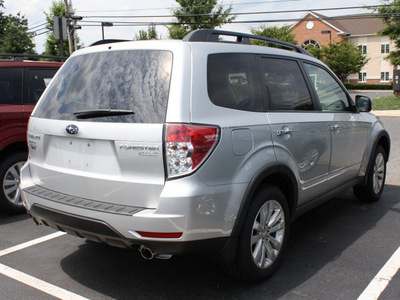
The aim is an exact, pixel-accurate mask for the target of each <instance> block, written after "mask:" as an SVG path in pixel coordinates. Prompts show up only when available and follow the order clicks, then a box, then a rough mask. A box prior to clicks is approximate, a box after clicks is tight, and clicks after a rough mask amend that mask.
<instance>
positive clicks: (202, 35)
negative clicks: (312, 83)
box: [183, 29, 313, 56]
mask: <svg viewBox="0 0 400 300" xmlns="http://www.w3.org/2000/svg"><path fill="white" fill-rule="evenodd" d="M220 36H233V37H236V43H240V44H247V45H251V42H250V40H258V41H264V42H268V43H271V44H274V45H277V46H283V47H285V48H290V49H292V50H295V51H296V52H299V53H302V54H306V55H309V56H313V55H312V54H311V53H310V52H308V51H307V50H306V49H304V48H302V47H300V46H297V45H294V44H290V43H287V42H283V41H279V40H275V39H271V38H267V37H263V36H258V35H253V34H247V33H240V32H233V31H224V30H214V29H198V30H195V31H192V32H191V33H189V34H188V35H186V36H185V37H184V38H183V40H184V41H186V42H224V41H220V40H219V38H220Z"/></svg>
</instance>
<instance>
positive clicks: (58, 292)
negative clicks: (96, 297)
mask: <svg viewBox="0 0 400 300" xmlns="http://www.w3.org/2000/svg"><path fill="white" fill-rule="evenodd" d="M0 274H3V275H5V276H7V277H10V278H12V279H14V280H16V281H19V282H22V283H23V284H26V285H29V286H31V287H33V288H35V289H37V290H39V291H42V292H44V293H46V294H49V295H51V296H54V297H56V298H59V299H70V300H84V299H88V298H85V297H82V296H80V295H78V294H75V293H73V292H70V291H67V290H64V289H62V288H60V287H58V286H55V285H52V284H50V283H48V282H45V281H43V280H40V279H38V278H35V277H33V276H30V275H28V274H26V273H23V272H21V271H18V270H15V269H13V268H10V267H7V266H5V265H3V264H0Z"/></svg>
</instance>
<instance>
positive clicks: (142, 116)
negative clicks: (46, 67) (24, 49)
mask: <svg viewBox="0 0 400 300" xmlns="http://www.w3.org/2000/svg"><path fill="white" fill-rule="evenodd" d="M171 67H172V53H171V52H168V51H153V50H136V51H109V52H100V53H92V54H87V55H81V56H76V57H72V58H70V59H68V61H67V62H66V63H65V64H64V66H63V68H62V69H60V72H59V73H58V74H57V76H56V77H54V79H53V80H54V81H53V82H52V84H51V86H49V90H48V92H47V93H46V96H45V97H44V98H43V99H42V100H41V101H40V103H39V106H38V109H37V110H36V111H35V114H34V116H35V117H39V118H51V119H60V120H76V117H75V115H74V113H77V112H82V111H96V110H97V111H98V110H109V109H111V110H124V111H125V110H126V111H133V112H134V114H127V115H120V116H109V117H101V118H100V117H96V118H94V117H93V118H89V119H86V120H87V121H99V122H133V123H163V122H164V119H165V112H166V106H167V100H168V94H169V84H170V76H171Z"/></svg>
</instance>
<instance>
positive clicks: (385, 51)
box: [381, 44, 390, 54]
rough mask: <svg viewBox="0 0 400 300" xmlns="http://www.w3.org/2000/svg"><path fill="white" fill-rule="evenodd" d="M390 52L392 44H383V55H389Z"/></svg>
mask: <svg viewBox="0 0 400 300" xmlns="http://www.w3.org/2000/svg"><path fill="white" fill-rule="evenodd" d="M389 52H390V44H381V54H388V53H389Z"/></svg>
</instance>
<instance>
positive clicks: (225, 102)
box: [207, 53, 265, 112]
mask: <svg viewBox="0 0 400 300" xmlns="http://www.w3.org/2000/svg"><path fill="white" fill-rule="evenodd" d="M257 72H258V71H257V65H256V58H255V56H254V55H253V54H242V53H219V54H211V55H209V56H208V62H207V89H208V96H209V97H210V100H211V102H212V103H214V104H215V105H218V106H222V107H227V108H233V109H239V110H245V111H255V112H261V111H265V109H264V104H263V98H262V92H261V86H260V83H259V79H258V73H257Z"/></svg>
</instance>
